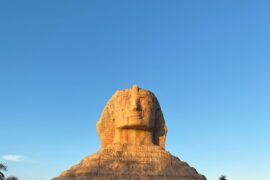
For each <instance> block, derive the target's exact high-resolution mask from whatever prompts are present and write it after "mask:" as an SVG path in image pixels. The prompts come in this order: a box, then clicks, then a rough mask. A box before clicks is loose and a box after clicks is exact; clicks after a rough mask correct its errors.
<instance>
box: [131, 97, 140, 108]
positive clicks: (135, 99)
mask: <svg viewBox="0 0 270 180" xmlns="http://www.w3.org/2000/svg"><path fill="white" fill-rule="evenodd" d="M130 108H131V110H132V111H139V110H141V104H140V99H139V97H134V96H133V97H132V98H131V104H130Z"/></svg>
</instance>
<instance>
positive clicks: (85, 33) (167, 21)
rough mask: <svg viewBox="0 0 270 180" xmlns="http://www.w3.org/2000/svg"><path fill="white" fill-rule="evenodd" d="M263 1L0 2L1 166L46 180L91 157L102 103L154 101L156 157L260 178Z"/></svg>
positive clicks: (266, 48) (269, 153)
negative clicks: (127, 98) (136, 95)
mask: <svg viewBox="0 0 270 180" xmlns="http://www.w3.org/2000/svg"><path fill="white" fill-rule="evenodd" d="M269 7H270V2H269V1H266V0H265V1H260V0H259V1H255V0H254V1H249V0H247V1H244V0H240V1H232V0H229V1H190V0H183V1H176V0H175V1H174V0H172V1H157V0H155V1H154V0H153V1H152V0H149V1H141V0H139V1H102V0H99V1H86V0H82V1H71V0H59V1H27V0H26V1H15V0H14V1H13V0H6V1H1V2H0V22H1V24H0V136H1V144H0V162H1V163H4V164H6V165H7V166H8V172H7V173H6V174H7V175H15V176H18V177H19V178H20V180H41V179H43V180H50V179H51V178H52V177H55V176H57V175H59V173H60V172H61V171H63V170H65V169H67V168H69V167H70V166H71V165H73V164H75V163H77V162H79V161H80V160H81V159H82V158H83V157H85V156H87V155H88V154H91V153H94V152H95V151H97V150H98V148H99V139H98V136H97V132H96V129H95V124H96V122H97V120H98V118H99V116H100V114H101V111H102V109H103V107H104V106H105V104H106V102H107V101H108V99H109V98H110V97H111V95H112V94H113V93H114V92H115V91H116V90H118V89H123V88H129V87H131V86H132V84H135V83H136V84H138V85H139V86H140V87H142V88H146V89H149V90H151V91H152V92H154V93H155V95H156V96H157V98H158V100H159V102H160V104H161V107H162V110H163V114H164V117H165V120H166V124H167V127H168V130H169V132H168V136H167V143H166V149H167V150H168V151H169V152H171V153H172V154H173V155H176V156H178V157H179V158H180V159H181V160H183V161H186V162H188V163H189V164H190V165H191V166H194V167H195V168H196V169H197V170H198V171H199V173H201V174H204V175H205V176H206V177H207V179H209V180H216V179H218V177H219V176H220V175H221V174H224V175H226V176H227V177H228V180H255V179H256V180H266V179H270V164H269V162H270V143H269V142H270V70H269V69H270V10H269Z"/></svg>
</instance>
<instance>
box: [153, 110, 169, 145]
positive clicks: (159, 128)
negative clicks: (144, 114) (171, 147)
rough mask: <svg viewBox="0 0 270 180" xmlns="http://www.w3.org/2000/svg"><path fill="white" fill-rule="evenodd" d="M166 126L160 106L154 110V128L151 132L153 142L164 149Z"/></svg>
mask: <svg viewBox="0 0 270 180" xmlns="http://www.w3.org/2000/svg"><path fill="white" fill-rule="evenodd" d="M167 131H168V130H167V127H166V124H165V120H164V117H163V114H162V111H161V108H160V106H159V105H158V108H157V110H156V119H155V128H154V132H153V139H154V144H156V145H159V146H160V147H161V148H163V149H165V140H166V135H167Z"/></svg>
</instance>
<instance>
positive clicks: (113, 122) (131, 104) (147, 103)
mask: <svg viewBox="0 0 270 180" xmlns="http://www.w3.org/2000/svg"><path fill="white" fill-rule="evenodd" d="M97 130H98V134H99V136H100V140H101V147H102V148H104V147H106V146H107V145H109V144H112V143H113V140H114V136H115V135H116V134H117V132H119V131H125V132H129V130H132V132H134V131H135V132H136V131H138V132H141V133H144V132H145V134H149V136H151V137H150V138H151V139H150V141H151V143H152V144H155V145H159V146H161V147H162V148H165V138H166V133H167V129H166V126H165V121H164V118H163V114H162V111H161V108H160V105H159V103H158V100H157V98H156V97H155V95H154V94H153V93H152V92H150V91H148V90H145V89H141V88H139V87H138V86H137V85H133V87H132V88H131V89H124V90H120V91H117V92H116V93H115V94H114V95H113V96H112V97H111V99H110V100H109V101H108V103H107V104H106V106H105V108H104V110H103V112H102V114H101V117H100V119H99V121H98V123H97Z"/></svg>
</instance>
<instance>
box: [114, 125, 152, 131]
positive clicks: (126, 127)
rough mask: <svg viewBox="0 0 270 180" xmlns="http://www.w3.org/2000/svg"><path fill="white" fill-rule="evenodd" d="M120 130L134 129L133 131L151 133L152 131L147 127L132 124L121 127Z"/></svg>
mask: <svg viewBox="0 0 270 180" xmlns="http://www.w3.org/2000/svg"><path fill="white" fill-rule="evenodd" d="M118 129H127V130H129V129H133V130H143V131H150V130H151V129H150V128H149V127H147V126H145V125H139V124H138V125H135V124H134V125H131V124H128V125H123V126H120V127H118Z"/></svg>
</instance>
